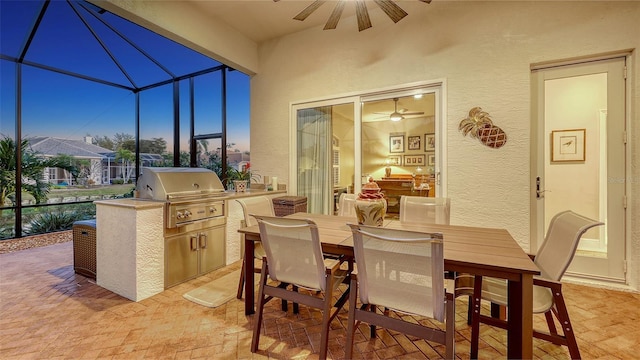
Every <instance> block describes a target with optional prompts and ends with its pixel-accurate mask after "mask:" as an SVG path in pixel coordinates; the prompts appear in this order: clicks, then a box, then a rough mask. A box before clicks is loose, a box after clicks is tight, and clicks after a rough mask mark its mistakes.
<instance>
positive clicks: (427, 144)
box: [424, 133, 436, 151]
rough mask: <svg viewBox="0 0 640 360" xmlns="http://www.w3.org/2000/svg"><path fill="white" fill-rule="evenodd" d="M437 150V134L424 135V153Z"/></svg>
mask: <svg viewBox="0 0 640 360" xmlns="http://www.w3.org/2000/svg"><path fill="white" fill-rule="evenodd" d="M435 149H436V134H434V133H431V134H424V151H434V150H435Z"/></svg>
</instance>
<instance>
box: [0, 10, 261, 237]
mask: <svg viewBox="0 0 640 360" xmlns="http://www.w3.org/2000/svg"><path fill="white" fill-rule="evenodd" d="M0 26H1V28H0V77H1V79H2V82H1V85H0V86H1V89H0V101H1V103H0V171H1V177H0V239H10V238H18V237H23V236H26V235H32V234H38V233H45V232H52V231H59V230H65V229H70V228H71V226H72V224H73V222H74V221H76V220H82V219H87V218H93V217H94V216H95V206H94V205H93V201H95V200H97V199H105V198H114V197H128V196H132V195H133V189H134V187H135V182H136V178H137V174H138V169H139V168H140V167H142V166H173V167H206V168H209V169H212V170H214V171H215V172H216V173H217V174H218V176H219V177H220V178H222V179H223V180H224V178H225V176H224V174H226V169H227V167H236V166H239V165H238V164H240V163H245V164H246V163H247V162H248V156H249V153H248V150H249V147H248V139H249V77H248V76H247V75H246V74H243V73H241V72H239V71H236V70H234V69H232V68H230V67H228V66H226V65H225V64H222V63H220V62H218V61H216V60H214V59H212V58H210V57H208V56H205V55H203V54H200V53H198V52H196V51H194V50H191V49H189V48H187V47H185V46H183V45H181V44H179V43H177V42H174V41H173V40H170V39H168V38H165V37H163V36H160V35H158V34H156V33H154V32H152V31H150V30H148V29H145V28H143V27H141V26H139V25H136V24H134V23H132V22H130V21H128V20H125V19H123V18H120V17H118V16H116V15H114V14H111V13H109V12H108V11H105V10H103V9H101V8H99V7H97V6H95V5H93V4H91V3H89V2H85V1H48V0H46V1H44V0H34V1H11V0H2V1H0Z"/></svg>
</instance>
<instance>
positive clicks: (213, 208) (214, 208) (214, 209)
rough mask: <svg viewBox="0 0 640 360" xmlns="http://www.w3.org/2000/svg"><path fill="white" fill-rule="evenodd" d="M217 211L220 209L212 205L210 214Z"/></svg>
mask: <svg viewBox="0 0 640 360" xmlns="http://www.w3.org/2000/svg"><path fill="white" fill-rule="evenodd" d="M216 211H218V209H216V207H215V206H212V207H210V208H209V213H210V214H215V213H216Z"/></svg>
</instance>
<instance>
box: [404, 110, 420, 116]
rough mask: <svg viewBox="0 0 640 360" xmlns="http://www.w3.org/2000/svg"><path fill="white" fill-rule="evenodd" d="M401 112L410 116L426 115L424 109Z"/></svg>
mask: <svg viewBox="0 0 640 360" xmlns="http://www.w3.org/2000/svg"><path fill="white" fill-rule="evenodd" d="M400 114H402V115H403V116H404V115H407V116H410V115H424V111H412V112H400Z"/></svg>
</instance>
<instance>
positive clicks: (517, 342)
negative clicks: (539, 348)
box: [507, 274, 533, 359]
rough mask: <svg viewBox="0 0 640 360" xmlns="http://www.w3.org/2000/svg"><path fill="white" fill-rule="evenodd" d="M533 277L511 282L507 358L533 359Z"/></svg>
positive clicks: (523, 277)
mask: <svg viewBox="0 0 640 360" xmlns="http://www.w3.org/2000/svg"><path fill="white" fill-rule="evenodd" d="M532 310H533V275H531V274H522V277H521V279H520V281H509V306H508V310H507V311H508V312H509V313H508V315H507V317H508V319H509V321H508V327H509V328H508V330H507V358H509V359H531V358H533V311H532Z"/></svg>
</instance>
